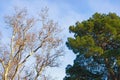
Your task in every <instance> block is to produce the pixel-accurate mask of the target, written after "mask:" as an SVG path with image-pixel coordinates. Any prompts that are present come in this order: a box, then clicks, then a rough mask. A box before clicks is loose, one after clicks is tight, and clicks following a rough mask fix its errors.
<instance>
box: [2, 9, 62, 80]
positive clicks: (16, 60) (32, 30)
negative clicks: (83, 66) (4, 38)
mask: <svg viewBox="0 0 120 80" xmlns="http://www.w3.org/2000/svg"><path fill="white" fill-rule="evenodd" d="M47 12H48V8H43V9H42V10H41V11H40V14H38V16H37V15H36V16H37V18H36V17H35V16H34V17H31V16H30V15H29V14H28V12H27V10H26V9H15V13H14V14H12V15H8V16H6V17H5V22H6V24H8V29H9V31H11V34H7V35H10V37H9V38H10V41H9V40H8V43H9V44H2V43H1V45H0V80H39V79H42V80H49V79H50V78H47V75H46V74H44V71H45V70H46V68H47V67H58V66H59V62H58V58H59V57H60V56H62V52H63V49H62V39H61V38H60V36H59V33H60V32H61V29H60V28H58V24H57V23H56V22H54V21H53V20H49V19H48V14H47ZM27 63H29V64H27Z"/></svg>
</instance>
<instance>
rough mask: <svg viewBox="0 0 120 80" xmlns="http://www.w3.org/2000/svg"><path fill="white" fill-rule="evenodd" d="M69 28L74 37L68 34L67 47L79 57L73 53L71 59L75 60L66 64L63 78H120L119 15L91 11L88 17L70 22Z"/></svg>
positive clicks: (115, 79) (97, 79)
mask: <svg viewBox="0 0 120 80" xmlns="http://www.w3.org/2000/svg"><path fill="white" fill-rule="evenodd" d="M69 31H70V33H74V37H73V38H72V37H69V38H68V41H67V42H66V45H67V47H68V48H69V49H70V50H72V51H73V52H74V53H75V54H76V56H83V57H82V58H81V59H77V57H76V59H75V61H78V62H79V63H77V64H76V63H75V61H74V64H73V65H71V66H70V65H69V66H70V68H66V77H65V78H64V80H104V79H108V80H120V77H119V76H120V17H119V16H117V15H116V14H115V13H109V14H100V13H95V14H94V15H93V16H92V17H90V18H89V19H88V20H85V21H82V22H76V24H75V25H73V26H70V27H69ZM83 58H84V59H83ZM86 60H90V62H86ZM80 62H83V63H80ZM85 64H86V65H85ZM69 66H67V67H69ZM98 66H99V67H98ZM101 69H102V70H101ZM95 70H96V72H94V71H95ZM100 70H101V71H100ZM86 75H87V76H86ZM94 75H97V77H96V78H95V77H94Z"/></svg>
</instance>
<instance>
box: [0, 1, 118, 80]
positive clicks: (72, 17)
mask: <svg viewBox="0 0 120 80" xmlns="http://www.w3.org/2000/svg"><path fill="white" fill-rule="evenodd" d="M119 4H120V0H0V31H2V32H3V36H4V34H6V31H7V29H6V26H7V25H6V24H5V23H4V16H5V15H8V14H11V13H13V11H14V7H15V6H17V7H20V8H24V7H26V8H27V9H28V11H29V12H30V14H36V13H37V12H39V11H40V9H41V8H42V7H44V6H47V7H48V8H49V17H50V18H51V19H53V20H54V21H56V22H58V24H59V25H60V26H61V27H62V28H63V29H64V30H63V34H64V35H63V38H64V40H65V41H66V40H67V37H68V36H71V34H69V31H68V28H69V26H70V25H74V24H75V22H76V21H82V20H86V19H88V18H89V17H90V16H92V15H93V14H94V13H95V12H99V13H109V12H115V13H117V15H119V16H120V5H119ZM4 38H5V40H4V42H6V41H7V40H8V38H7V37H4ZM65 52H66V54H65V56H64V57H62V58H61V62H62V63H61V64H62V65H61V66H60V67H59V68H53V69H52V72H51V71H50V70H49V71H48V73H51V74H54V76H53V77H56V80H62V78H63V77H64V76H65V67H66V65H67V64H72V62H73V59H74V58H75V55H74V54H73V53H72V51H69V50H68V49H67V48H65Z"/></svg>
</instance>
